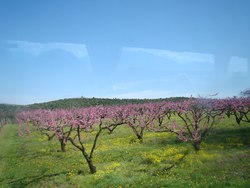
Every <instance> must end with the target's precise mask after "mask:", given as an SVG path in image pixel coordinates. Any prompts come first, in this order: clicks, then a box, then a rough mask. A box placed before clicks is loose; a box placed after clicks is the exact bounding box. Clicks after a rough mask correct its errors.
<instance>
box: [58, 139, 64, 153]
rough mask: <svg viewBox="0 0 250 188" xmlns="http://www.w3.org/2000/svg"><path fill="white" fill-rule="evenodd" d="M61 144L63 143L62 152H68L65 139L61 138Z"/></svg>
mask: <svg viewBox="0 0 250 188" xmlns="http://www.w3.org/2000/svg"><path fill="white" fill-rule="evenodd" d="M59 141H60V144H61V151H62V152H66V149H65V148H66V144H65V143H64V141H63V139H60V140H59Z"/></svg>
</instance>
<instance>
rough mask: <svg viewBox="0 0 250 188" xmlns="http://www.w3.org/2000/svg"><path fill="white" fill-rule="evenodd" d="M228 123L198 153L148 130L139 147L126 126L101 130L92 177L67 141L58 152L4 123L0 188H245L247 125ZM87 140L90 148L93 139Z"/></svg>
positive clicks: (249, 174)
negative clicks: (64, 147) (95, 170)
mask: <svg viewBox="0 0 250 188" xmlns="http://www.w3.org/2000/svg"><path fill="white" fill-rule="evenodd" d="M231 122H233V120H232V119H231V120H229V119H225V120H224V121H223V122H221V125H220V126H219V127H216V128H215V129H214V131H213V132H212V134H211V135H209V136H208V138H207V139H205V140H204V142H203V143H202V145H201V150H200V151H199V152H195V151H194V150H193V148H192V146H191V145H190V144H189V143H183V142H181V141H179V140H177V139H176V137H175V135H173V134H170V133H153V132H147V131H146V132H145V136H144V143H140V142H139V141H138V139H136V137H135V135H134V134H133V132H132V130H131V129H129V128H128V127H126V126H120V127H118V128H117V129H116V130H115V131H114V132H113V133H112V134H109V133H108V132H103V134H102V135H101V136H100V138H99V141H98V144H97V148H96V151H95V153H94V158H93V161H94V164H95V166H96V167H97V173H95V174H90V173H89V169H88V166H87V163H86V162H85V159H84V157H83V156H82V154H81V152H80V151H78V150H77V149H76V148H74V147H73V146H71V144H70V143H68V144H67V146H66V150H67V151H66V153H62V152H60V145H59V142H58V141H57V140H56V139H53V140H52V141H48V140H47V138H46V137H45V136H42V135H40V133H38V132H34V133H32V134H30V135H29V136H25V137H18V135H17V126H16V125H8V126H5V127H4V128H3V129H2V131H1V132H0V159H1V160H0V187H230V186H231V187H249V186H250V170H249V169H250V147H249V146H250V127H249V125H247V124H242V125H241V126H238V125H235V124H233V123H231ZM85 135H86V134H85ZM93 135H94V133H93ZM93 135H92V136H93ZM83 136H84V135H83ZM85 138H86V146H87V149H88V150H90V147H91V144H92V141H93V138H91V136H89V135H88V136H86V137H85ZM82 172H83V173H82Z"/></svg>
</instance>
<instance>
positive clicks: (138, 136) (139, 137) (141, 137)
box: [136, 134, 143, 143]
mask: <svg viewBox="0 0 250 188" xmlns="http://www.w3.org/2000/svg"><path fill="white" fill-rule="evenodd" d="M136 136H137V138H138V139H139V141H140V143H143V136H142V135H139V134H137V135H136Z"/></svg>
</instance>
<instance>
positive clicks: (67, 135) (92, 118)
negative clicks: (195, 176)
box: [16, 98, 250, 173]
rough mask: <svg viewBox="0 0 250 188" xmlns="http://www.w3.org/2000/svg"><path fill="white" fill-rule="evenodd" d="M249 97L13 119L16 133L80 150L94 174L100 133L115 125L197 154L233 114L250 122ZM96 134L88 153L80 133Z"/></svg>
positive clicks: (27, 113)
mask: <svg viewBox="0 0 250 188" xmlns="http://www.w3.org/2000/svg"><path fill="white" fill-rule="evenodd" d="M249 111H250V98H228V99H202V98H200V99H193V98H190V99H189V100H185V101H182V102H154V103H145V104H130V105H121V106H95V107H88V108H78V109H67V110H63V109H57V110H42V109H40V110H33V111H24V112H21V113H19V114H17V115H16V118H17V121H18V124H19V134H20V135H23V134H24V133H27V132H30V128H29V127H30V125H33V127H35V128H36V130H38V131H40V132H41V134H44V135H46V136H47V137H48V140H51V139H52V138H54V137H56V138H57V139H58V140H59V142H60V145H61V150H62V151H63V152H65V147H66V144H67V143H71V144H72V145H73V146H74V147H76V148H77V149H79V150H80V151H81V152H82V154H83V156H84V158H85V159H86V161H87V163H88V166H89V169H90V172H91V173H95V172H96V167H95V166H94V164H93V154H94V151H95V149H96V145H97V141H98V138H99V136H100V134H101V133H102V131H103V130H107V131H109V133H112V132H113V131H114V130H115V128H116V127H117V126H121V125H122V126H128V127H129V128H131V129H132V130H133V132H134V134H135V136H136V137H137V138H138V139H139V140H140V142H143V134H144V131H145V130H149V131H155V132H171V133H173V134H175V135H176V136H177V137H178V138H179V139H180V140H182V141H184V142H190V143H191V144H192V145H193V147H194V149H195V150H199V149H200V144H201V142H202V141H203V139H204V138H205V137H206V135H207V134H208V133H209V131H210V130H211V129H212V127H213V126H216V125H218V123H219V121H220V120H221V119H222V118H225V117H226V116H227V117H230V116H232V115H233V116H234V117H235V120H236V122H237V123H238V124H240V123H241V122H242V121H244V122H250V118H249ZM89 132H95V137H94V141H93V145H92V147H91V150H90V152H87V151H86V146H85V144H84V139H83V138H84V137H83V134H88V133H89Z"/></svg>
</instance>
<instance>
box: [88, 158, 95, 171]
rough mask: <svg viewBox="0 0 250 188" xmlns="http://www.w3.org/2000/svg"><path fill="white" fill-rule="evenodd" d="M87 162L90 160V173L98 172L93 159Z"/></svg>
mask: <svg viewBox="0 0 250 188" xmlns="http://www.w3.org/2000/svg"><path fill="white" fill-rule="evenodd" d="M87 162H88V165H89V170H90V173H91V174H94V173H96V167H95V166H94V165H93V162H92V160H91V159H88V160H87Z"/></svg>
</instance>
